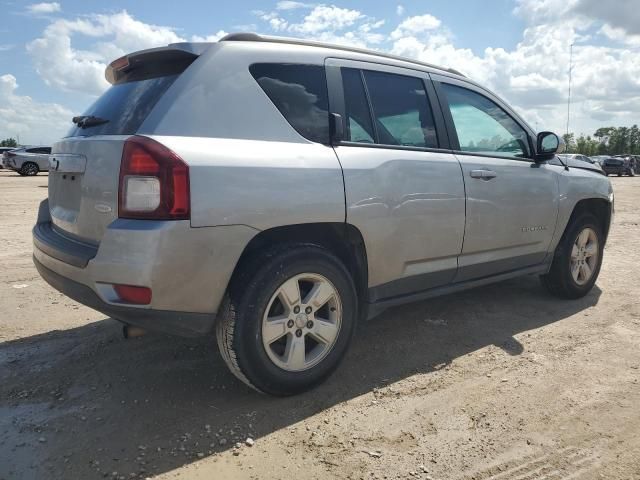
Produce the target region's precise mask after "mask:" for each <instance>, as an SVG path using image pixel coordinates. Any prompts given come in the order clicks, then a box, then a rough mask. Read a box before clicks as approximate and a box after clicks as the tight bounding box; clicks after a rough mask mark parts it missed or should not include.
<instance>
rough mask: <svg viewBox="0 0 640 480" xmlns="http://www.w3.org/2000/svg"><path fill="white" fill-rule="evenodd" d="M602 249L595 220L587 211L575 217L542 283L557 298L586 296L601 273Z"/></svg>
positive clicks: (600, 237)
mask: <svg viewBox="0 0 640 480" xmlns="http://www.w3.org/2000/svg"><path fill="white" fill-rule="evenodd" d="M603 249H604V240H603V235H602V231H601V229H600V226H599V222H598V220H597V219H596V218H595V217H594V216H593V215H590V214H586V215H582V216H580V217H578V218H576V219H575V220H574V221H573V222H572V223H571V224H570V225H569V226H568V227H567V230H566V232H565V234H564V235H563V237H562V239H561V240H560V244H559V245H558V248H557V249H556V252H555V255H554V258H553V263H552V265H551V270H550V271H549V273H548V274H546V275H543V276H542V277H541V280H542V284H543V285H544V286H545V287H546V288H547V290H549V292H551V293H552V294H553V295H555V296H558V297H562V298H571V299H572V298H580V297H583V296H585V295H586V294H587V293H589V291H590V290H591V289H592V288H593V285H594V284H595V283H596V280H597V278H598V274H599V273H600V267H601V266H602V254H603Z"/></svg>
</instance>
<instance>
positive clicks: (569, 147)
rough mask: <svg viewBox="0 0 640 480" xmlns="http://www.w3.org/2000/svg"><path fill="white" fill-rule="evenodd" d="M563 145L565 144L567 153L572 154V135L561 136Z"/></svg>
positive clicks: (573, 139)
mask: <svg viewBox="0 0 640 480" xmlns="http://www.w3.org/2000/svg"><path fill="white" fill-rule="evenodd" d="M562 138H563V139H564V143H566V144H567V153H574V152H575V149H576V140H575V135H574V134H573V133H565V134H564V135H562Z"/></svg>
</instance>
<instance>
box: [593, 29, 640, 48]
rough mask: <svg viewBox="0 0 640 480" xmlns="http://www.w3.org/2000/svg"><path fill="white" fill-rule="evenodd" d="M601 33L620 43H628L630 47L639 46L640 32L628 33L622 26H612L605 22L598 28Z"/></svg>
mask: <svg viewBox="0 0 640 480" xmlns="http://www.w3.org/2000/svg"><path fill="white" fill-rule="evenodd" d="M599 32H600V33H601V34H603V35H604V36H606V37H607V38H609V39H610V40H613V41H615V42H619V43H622V44H626V45H629V46H631V47H640V33H639V34H637V35H632V34H629V33H628V32H627V31H626V30H625V29H624V28H620V27H612V26H611V25H609V24H608V23H605V24H604V25H603V26H602V28H601V29H600V30H599Z"/></svg>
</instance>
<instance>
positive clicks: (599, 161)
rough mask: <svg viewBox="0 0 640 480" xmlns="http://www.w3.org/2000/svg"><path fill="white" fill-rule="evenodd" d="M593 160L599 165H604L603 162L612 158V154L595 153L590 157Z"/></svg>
mask: <svg viewBox="0 0 640 480" xmlns="http://www.w3.org/2000/svg"><path fill="white" fill-rule="evenodd" d="M589 158H591V160H593V161H594V162H596V163H597V164H598V165H600V166H602V162H604V161H605V160H606V159H607V158H611V156H610V155H595V156H593V157H589Z"/></svg>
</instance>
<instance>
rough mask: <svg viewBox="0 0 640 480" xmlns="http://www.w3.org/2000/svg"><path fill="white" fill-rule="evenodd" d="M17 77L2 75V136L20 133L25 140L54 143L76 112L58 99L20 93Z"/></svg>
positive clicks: (0, 116)
mask: <svg viewBox="0 0 640 480" xmlns="http://www.w3.org/2000/svg"><path fill="white" fill-rule="evenodd" d="M17 89H18V83H17V81H16V77H14V76H13V75H10V74H6V75H2V76H0V137H2V138H6V137H14V138H16V137H18V136H19V137H20V141H21V142H22V143H24V144H34V143H51V142H53V141H55V140H57V139H58V138H60V137H62V136H64V134H65V133H66V132H67V130H68V129H69V127H70V126H71V117H72V116H73V113H72V112H71V111H70V110H69V109H67V108H65V107H63V106H61V105H58V104H56V103H39V102H37V101H35V100H33V99H32V98H31V97H28V96H24V95H18V94H17V93H16V90H17Z"/></svg>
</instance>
